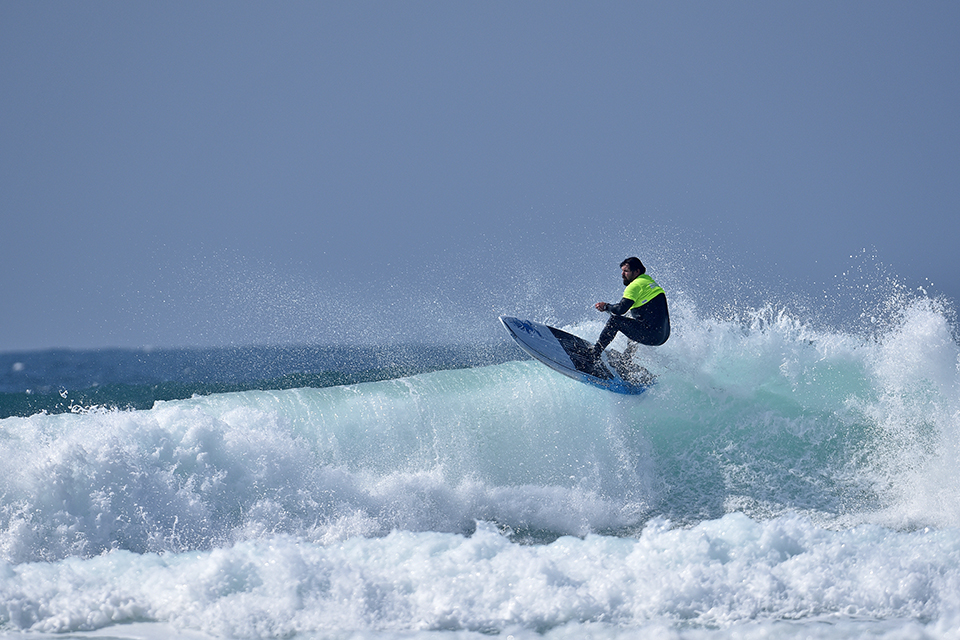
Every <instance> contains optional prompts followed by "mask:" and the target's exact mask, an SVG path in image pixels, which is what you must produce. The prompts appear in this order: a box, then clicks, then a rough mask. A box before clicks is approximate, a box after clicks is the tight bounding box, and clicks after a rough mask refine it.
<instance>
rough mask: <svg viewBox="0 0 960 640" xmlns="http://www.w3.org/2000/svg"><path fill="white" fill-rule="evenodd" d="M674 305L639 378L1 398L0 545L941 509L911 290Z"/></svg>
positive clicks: (938, 342) (171, 543) (950, 479)
mask: <svg viewBox="0 0 960 640" xmlns="http://www.w3.org/2000/svg"><path fill="white" fill-rule="evenodd" d="M674 315H675V318H676V320H677V321H676V322H675V328H674V331H675V333H674V337H673V338H672V339H671V341H670V342H668V343H667V345H666V346H664V347H661V348H659V349H647V350H644V351H642V352H641V354H640V357H641V358H642V359H643V360H644V363H645V364H647V366H648V367H649V368H651V369H652V370H654V371H655V373H657V375H658V384H657V385H655V386H654V387H653V388H652V389H651V390H650V392H649V393H647V394H644V396H641V397H639V398H629V397H619V396H615V395H614V394H609V393H604V392H602V391H599V390H596V389H592V388H590V387H587V386H585V385H580V384H578V383H576V382H574V381H571V380H568V379H566V378H563V377H562V376H559V375H557V374H555V373H553V372H551V371H549V370H548V369H546V368H545V367H542V366H540V365H538V364H536V363H534V362H532V361H513V362H506V363H502V364H495V365H488V366H479V367H473V368H467V369H456V370H443V371H432V372H427V373H420V374H416V375H412V376H403V377H399V378H393V379H389V380H381V381H376V382H366V383H359V384H348V385H341V386H333V387H326V388H297V389H281V390H251V391H242V392H232V393H217V394H211V395H207V396H202V397H194V398H189V399H183V400H174V401H161V402H156V403H155V405H154V406H153V407H152V408H150V409H148V410H116V409H103V408H86V409H76V410H75V412H74V413H65V414H56V415H45V414H40V415H34V416H30V417H11V418H7V419H5V420H2V421H0V459H2V460H3V462H2V465H3V474H2V480H0V482H2V489H0V492H2V495H3V496H4V497H3V502H2V505H0V554H2V557H3V558H5V559H6V560H7V561H9V562H24V561H32V560H57V559H62V558H66V557H68V556H81V557H91V556H95V555H98V554H100V553H102V552H104V551H107V550H116V549H122V550H129V551H134V552H138V553H143V552H160V551H189V550H207V549H212V548H215V547H218V546H222V545H226V544H236V543H238V542H241V541H245V540H252V539H261V538H262V537H263V536H267V535H294V536H298V537H300V538H303V539H306V540H310V541H315V542H322V543H327V542H331V541H336V540H344V539H347V538H349V537H353V536H366V537H370V536H374V537H376V536H384V535H387V534H388V533H389V532H391V531H394V530H406V531H437V532H448V533H456V534H468V533H470V532H471V531H473V530H474V528H475V527H476V523H477V522H478V521H483V522H492V523H496V525H497V526H499V527H501V528H502V529H503V530H504V531H507V532H509V534H510V535H511V536H512V537H514V539H518V540H526V541H534V542H537V541H549V540H553V539H555V538H556V537H557V536H562V535H576V536H583V535H587V534H589V533H606V534H614V535H625V536H631V535H637V534H638V533H639V532H640V531H642V529H643V527H644V526H645V525H646V524H647V523H648V522H649V521H650V519H651V518H655V517H659V518H666V519H668V520H669V521H671V522H673V523H674V524H676V525H680V526H696V525H697V524H698V523H700V522H703V521H706V520H711V519H717V518H721V517H723V516H724V514H728V513H731V512H740V513H744V514H746V515H748V516H750V517H752V518H757V519H760V520H763V519H767V518H771V517H778V516H781V515H784V514H790V513H798V514H802V515H803V516H804V517H807V518H810V519H811V520H812V521H814V522H817V523H819V524H820V525H822V526H826V527H834V528H840V527H846V526H852V525H855V524H858V523H864V522H873V523H880V524H884V525H887V526H891V527H894V528H900V529H905V530H911V529H916V528H922V527H925V526H957V525H958V524H960V506H958V505H960V501H958V500H957V498H958V497H960V481H958V480H957V478H956V477H955V475H954V474H953V473H952V470H953V469H955V468H956V465H957V462H958V461H960V455H958V449H957V444H956V443H957V442H958V439H957V435H958V433H957V431H958V426H960V406H958V398H960V394H958V393H957V390H958V388H957V386H958V377H960V376H958V367H957V362H958V348H957V345H956V342H955V341H954V340H953V338H952V334H951V326H950V323H949V321H948V318H947V316H946V314H945V313H943V311H942V309H940V308H939V307H938V305H937V303H936V302H935V301H930V300H925V299H923V300H918V301H915V302H914V303H912V304H910V305H908V306H906V307H904V308H903V309H902V313H900V314H899V316H898V318H897V321H896V322H895V323H893V324H892V325H891V326H889V327H888V329H887V330H886V331H884V332H882V333H880V334H879V335H876V336H870V337H863V336H856V335H852V334H846V333H843V332H838V331H830V330H823V329H815V328H814V327H813V326H812V325H811V324H810V323H805V322H801V321H800V320H798V319H797V318H796V317H795V316H791V315H790V314H788V313H786V312H784V311H774V310H772V309H769V308H768V309H762V310H759V311H756V312H755V313H753V314H752V315H750V316H749V317H747V318H745V319H739V320H735V321H734V320H718V319H709V318H708V319H705V318H700V317H699V316H698V315H697V313H696V310H695V309H693V308H690V307H685V306H684V305H682V304H677V305H675V308H674ZM567 328H568V329H569V330H571V331H573V332H575V333H576V332H579V333H581V334H582V335H585V336H591V335H595V334H596V333H597V332H598V331H599V325H597V324H596V323H592V324H591V323H586V324H581V325H575V326H572V327H567ZM615 346H616V345H615Z"/></svg>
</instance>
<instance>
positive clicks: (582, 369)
mask: <svg viewBox="0 0 960 640" xmlns="http://www.w3.org/2000/svg"><path fill="white" fill-rule="evenodd" d="M500 322H501V323H502V324H503V326H504V328H505V329H506V330H507V333H509V334H510V337H512V338H513V339H514V340H515V341H516V343H517V344H518V345H519V346H520V348H521V349H523V350H524V351H525V352H526V353H527V354H529V355H530V356H531V357H533V358H534V359H535V360H537V361H539V362H542V363H543V364H545V365H547V366H548V367H550V368H551V369H553V370H554V371H556V372H557V373H562V374H563V375H565V376H567V377H569V378H573V379H574V380H579V381H580V382H583V383H586V384H589V385H592V386H594V387H599V388H601V389H607V390H608V391H613V392H615V393H623V394H629V395H637V394H640V393H643V392H644V391H646V390H647V389H648V388H649V387H650V386H651V385H652V384H653V381H654V379H653V376H651V375H650V372H649V371H647V370H646V369H644V368H643V367H632V366H629V364H628V363H626V362H624V361H623V359H622V358H621V357H620V356H621V354H619V353H618V352H611V351H610V349H607V350H606V351H604V353H603V355H602V356H601V358H600V360H597V359H595V358H594V357H593V352H592V348H593V345H592V344H591V343H589V342H587V341H586V340H584V339H583V338H580V337H578V336H575V335H573V334H572V333H567V332H566V331H563V330H562V329H557V328H556V327H550V326H548V325H545V324H540V323H539V322H533V321H531V320H521V319H519V318H513V317H511V316H500Z"/></svg>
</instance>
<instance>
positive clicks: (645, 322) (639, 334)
mask: <svg viewBox="0 0 960 640" xmlns="http://www.w3.org/2000/svg"><path fill="white" fill-rule="evenodd" d="M620 273H621V275H622V276H623V284H624V286H625V287H626V289H624V291H623V298H622V299H621V300H620V302H618V303H617V304H610V303H608V302H598V303H597V304H595V305H594V307H596V309H597V311H606V312H608V313H609V314H610V319H609V320H607V324H606V326H605V327H604V328H603V331H601V332H600V337H599V338H598V339H597V343H596V344H595V345H594V346H593V355H594V357H595V358H599V357H600V354H601V353H603V350H604V349H606V348H607V347H608V346H609V345H610V343H611V342H613V339H614V338H616V337H617V334H618V333H622V334H623V335H625V336H627V338H629V340H630V344H629V345H627V349H626V351H624V353H623V356H624V358H629V357H631V356H632V355H633V352H634V351H636V348H637V344H645V345H649V346H652V347H658V346H660V345H662V344H663V343H664V342H666V341H667V338H669V337H670V313H669V312H668V311H667V294H666V293H665V292H664V291H663V289H662V288H661V287H660V286H659V285H658V284H657V283H656V282H654V281H653V278H651V277H650V276H648V275H647V269H646V267H644V266H643V263H642V262H640V259H639V258H633V257H631V258H627V259H626V260H624V261H623V262H621V263H620ZM627 312H629V315H627Z"/></svg>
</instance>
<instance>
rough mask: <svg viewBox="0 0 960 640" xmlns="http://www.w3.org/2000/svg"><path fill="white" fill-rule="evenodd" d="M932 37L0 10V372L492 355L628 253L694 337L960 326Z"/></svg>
mask: <svg viewBox="0 0 960 640" xmlns="http://www.w3.org/2000/svg"><path fill="white" fill-rule="evenodd" d="M958 34H960V3H957V2H900V1H898V2H879V1H869V2H837V1H835V0H830V1H828V2H810V1H804V2H794V3H787V2H710V3H707V2H659V1H658V2H630V3H622V2H579V3H570V2H283V3H264V2H222V3H220V2H127V1H123V2H95V1H91V2H74V3H66V2H3V3H0V214H2V221H3V222H2V232H0V234H2V235H0V237H2V240H0V244H2V246H0V305H2V307H0V308H2V311H0V350H2V351H9V350H17V349H33V348H46V347H60V346H66V347H100V346H142V345H156V346H176V345H219V344H247V343H264V342H270V343H277V342H281V343H282V342H309V343H313V342H328V341H339V340H360V339H363V340H387V339H405V338H419V337H421V336H423V335H425V334H426V333H430V332H433V331H439V332H440V333H439V335H440V336H441V337H449V336H454V335H456V333H457V332H458V331H460V330H462V329H470V330H479V331H480V332H481V334H483V332H484V331H487V330H489V332H490V335H494V334H493V332H495V331H497V330H498V328H497V327H496V316H497V315H498V314H499V313H512V314H523V315H528V316H536V317H537V319H548V320H556V321H564V322H569V321H574V320H578V319H583V318H590V317H594V316H595V315H596V312H595V311H593V310H592V307H591V304H592V303H593V302H595V301H596V300H598V299H604V300H612V299H616V298H617V297H618V296H619V293H620V290H621V287H620V283H619V268H618V266H617V265H618V263H619V262H620V260H621V259H622V258H624V257H626V255H630V254H636V255H639V256H640V257H641V258H642V259H643V260H644V261H645V262H646V263H647V264H648V266H649V268H650V270H651V273H653V275H654V276H655V277H657V279H658V280H659V281H661V283H662V284H664V286H665V287H667V288H668V293H670V294H671V295H675V296H685V297H686V298H687V299H689V300H691V301H693V302H694V303H696V304H698V305H704V306H709V305H710V304H711V301H716V300H717V299H723V298H730V297H731V296H735V292H736V291H737V290H738V289H745V288H751V290H752V291H754V292H755V291H757V290H758V289H757V288H756V287H757V286H760V287H761V288H766V289H765V290H766V291H767V293H764V294H762V296H761V297H764V296H767V297H769V298H770V299H771V301H773V302H774V303H775V304H776V303H779V299H783V300H787V299H789V298H790V296H791V295H792V294H793V293H795V292H800V293H802V294H803V295H804V296H805V297H807V298H809V299H810V300H814V301H816V300H823V301H824V303H825V304H829V303H830V301H831V299H832V298H833V297H835V296H837V295H842V293H841V294H838V292H842V291H844V290H851V289H858V288H860V287H864V288H865V287H867V286H870V287H875V286H876V285H877V284H882V282H883V279H882V278H879V279H878V278H877V277H874V276H873V275H871V272H873V271H876V272H883V273H886V274H890V275H893V276H894V277H895V278H896V279H897V280H898V281H899V282H900V283H901V284H903V285H904V286H905V287H907V288H908V289H916V288H917V287H921V286H922V287H926V288H927V290H928V291H929V292H930V293H931V294H943V295H947V296H949V297H951V298H960V271H958V269H957V266H956V265H955V260H956V256H957V254H958V250H957V242H958V239H960V215H958V214H960V36H958ZM844 274H846V275H844ZM748 283H749V284H748ZM863 295H864V294H863V293H862V292H861V293H858V294H857V296H860V298H863ZM866 295H867V297H869V296H870V295H873V293H872V290H871V293H869V294H866ZM876 295H877V296H881V297H882V296H883V295H885V294H884V292H882V291H877V292H876ZM857 296H854V298H856V299H860V298H857ZM808 311H811V312H812V313H816V309H815V304H814V308H813V309H808ZM850 313H856V309H851V310H850Z"/></svg>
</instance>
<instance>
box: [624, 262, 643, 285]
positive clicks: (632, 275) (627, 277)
mask: <svg viewBox="0 0 960 640" xmlns="http://www.w3.org/2000/svg"><path fill="white" fill-rule="evenodd" d="M620 274H621V275H622V276H623V286H627V285H628V284H630V283H631V282H633V281H634V280H636V279H637V276H638V275H640V269H637V270H636V271H631V270H630V265H628V264H625V265H623V266H622V267H620Z"/></svg>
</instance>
